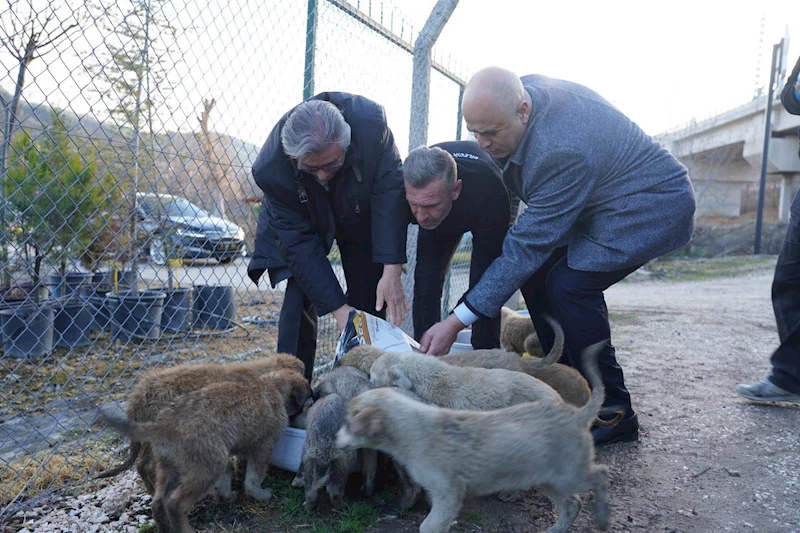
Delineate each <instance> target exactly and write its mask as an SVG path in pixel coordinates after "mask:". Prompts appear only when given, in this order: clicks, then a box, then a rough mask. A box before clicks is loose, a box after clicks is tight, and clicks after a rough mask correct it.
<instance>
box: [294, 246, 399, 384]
mask: <svg viewBox="0 0 800 533" xmlns="http://www.w3.org/2000/svg"><path fill="white" fill-rule="evenodd" d="M339 251H340V253H341V257H342V269H343V270H344V277H345V280H346V281H347V293H346V294H345V298H346V300H347V303H348V305H351V306H353V307H355V308H356V309H360V310H363V311H366V312H368V313H371V314H373V315H376V316H379V317H381V318H385V317H386V307H385V306H384V308H383V311H381V312H380V313H379V312H377V311H376V310H375V290H376V289H377V287H378V281H379V280H380V278H381V276H382V275H383V265H381V264H378V263H373V262H372V249H371V247H370V246H363V245H360V246H359V245H358V244H353V243H347V242H340V243H339ZM278 351H279V352H282V353H288V354H292V355H296V356H297V357H298V358H299V359H300V360H301V361H303V364H305V367H306V369H305V376H306V379H307V380H309V382H310V381H311V375H312V372H313V371H314V357H315V355H316V352H317V312H316V310H315V309H314V304H313V303H311V300H310V299H309V298H308V296H306V294H305V293H304V292H303V289H302V287H300V284H299V283H297V281H296V280H295V279H294V278H293V277H291V278H289V279H288V281H287V285H286V292H285V294H284V296H283V306H282V307H281V316H280V319H279V321H278ZM331 355H332V354H331Z"/></svg>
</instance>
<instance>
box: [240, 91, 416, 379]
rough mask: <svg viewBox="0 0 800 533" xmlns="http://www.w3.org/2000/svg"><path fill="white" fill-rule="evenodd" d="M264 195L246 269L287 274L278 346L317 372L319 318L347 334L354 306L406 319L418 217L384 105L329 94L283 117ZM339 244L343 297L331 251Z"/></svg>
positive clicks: (264, 172) (271, 143) (263, 179)
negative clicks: (409, 258) (407, 271)
mask: <svg viewBox="0 0 800 533" xmlns="http://www.w3.org/2000/svg"><path fill="white" fill-rule="evenodd" d="M253 177H254V178H255V181H256V183H257V184H258V186H259V187H260V188H261V190H262V191H263V192H264V200H263V203H262V205H261V211H260V213H259V220H258V230H257V232H256V238H255V250H254V254H253V258H252V260H251V261H250V264H249V266H248V275H249V276H250V278H251V279H252V280H253V281H254V282H255V283H258V280H259V279H260V277H261V276H262V275H263V273H264V272H265V271H269V276H270V281H271V282H272V286H273V287H274V286H275V285H277V284H278V283H279V282H281V281H284V280H287V286H286V292H285V294H284V300H283V307H282V309H281V316H280V321H279V325H278V351H279V352H284V353H290V354H294V355H297V356H298V357H299V358H300V359H301V360H302V361H303V362H304V363H305V374H306V378H307V379H309V380H310V379H311V373H312V371H313V368H314V355H315V352H316V344H317V341H316V339H317V316H323V315H326V314H328V313H332V314H333V316H334V318H335V319H336V325H337V326H338V328H339V331H341V330H342V329H343V328H344V325H345V323H346V322H347V317H348V315H349V313H350V310H351V309H353V308H357V309H361V310H364V311H367V312H369V313H372V314H376V315H378V316H381V317H385V316H386V314H387V311H388V316H389V319H390V321H391V322H392V323H394V324H399V323H401V322H402V321H403V319H404V317H405V314H406V312H407V303H406V299H405V295H404V293H403V287H402V284H401V282H400V275H401V272H402V266H403V263H405V262H406V230H407V225H408V222H409V220H410V214H409V212H408V204H407V203H406V201H405V195H404V193H403V175H402V170H401V160H400V154H399V152H398V151H397V147H396V146H395V143H394V137H393V136H392V132H391V130H390V129H389V127H388V125H387V123H386V115H385V113H384V110H383V107H382V106H380V105H378V104H377V103H375V102H373V101H371V100H369V99H367V98H364V97H362V96H357V95H353V94H348V93H342V92H326V93H321V94H318V95H316V96H314V97H313V98H311V99H309V100H307V101H306V102H303V103H301V104H299V105H298V106H296V107H295V108H294V109H292V110H291V111H289V112H288V113H287V114H286V115H284V116H283V118H281V120H280V121H279V122H278V124H277V125H276V126H275V128H274V129H273V130H272V132H271V133H270V135H269V137H268V138H267V141H266V143H264V146H263V148H262V149H261V152H260V154H259V156H258V158H257V159H256V162H255V163H254V164H253ZM334 239H336V242H337V244H338V246H339V251H340V253H341V260H342V269H343V270H344V275H345V280H346V282H347V294H345V293H344V292H343V291H342V289H341V287H340V285H339V282H338V280H337V278H336V275H335V274H334V270H333V267H332V265H331V263H330V261H328V258H327V255H328V253H329V252H330V250H331V247H332V245H333V241H334Z"/></svg>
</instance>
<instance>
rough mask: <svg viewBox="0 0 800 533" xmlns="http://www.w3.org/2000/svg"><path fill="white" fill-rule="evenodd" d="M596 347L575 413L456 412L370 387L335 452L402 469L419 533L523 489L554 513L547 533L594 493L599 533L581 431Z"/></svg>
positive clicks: (592, 474)
mask: <svg viewBox="0 0 800 533" xmlns="http://www.w3.org/2000/svg"><path fill="white" fill-rule="evenodd" d="M601 345H602V343H600V344H597V345H594V346H592V347H590V348H588V349H587V350H586V352H585V355H584V366H585V368H586V371H587V375H588V376H589V380H590V382H591V384H592V388H593V392H592V397H591V399H590V400H589V402H588V403H587V404H586V405H585V406H584V407H582V408H580V409H579V408H576V407H574V406H572V405H569V404H567V403H564V402H559V401H537V402H532V403H525V404H521V405H515V406H512V407H507V408H504V409H499V410H495V411H489V412H478V411H455V410H451V409H441V408H437V407H433V406H430V405H425V404H423V403H420V402H416V401H414V400H411V399H409V398H407V397H405V396H403V395H401V394H398V393H397V392H395V391H393V390H392V389H385V388H384V389H375V390H372V391H369V392H366V393H364V394H362V395H361V396H359V397H358V398H355V399H354V400H353V401H352V402H351V403H350V405H349V407H348V411H347V423H346V425H345V426H344V427H343V428H342V429H340V430H339V433H338V435H337V444H338V445H339V446H343V447H348V446H352V447H362V446H370V447H374V448H376V449H378V450H380V451H383V452H385V453H388V454H389V455H391V456H392V457H393V458H394V459H395V460H397V461H399V462H400V463H401V464H402V465H403V466H405V467H406V469H407V471H408V473H409V474H410V476H411V477H412V478H413V479H414V481H416V482H417V483H419V484H420V485H422V487H423V488H424V489H425V491H426V492H427V494H428V497H429V499H430V502H431V511H430V513H429V514H428V516H427V517H426V518H425V520H424V521H423V522H422V524H421V525H420V528H419V530H420V533H445V532H447V531H448V530H449V529H450V526H451V524H452V522H453V520H454V519H455V518H456V517H457V515H458V512H459V510H460V508H461V505H462V502H463V499H464V498H465V497H466V496H483V495H488V494H493V493H498V492H501V491H518V490H528V489H531V488H538V489H539V490H541V491H542V492H543V493H544V494H546V495H547V496H548V497H549V498H550V499H551V500H552V501H553V503H554V504H555V506H556V510H557V514H558V519H557V521H556V523H555V524H554V525H553V527H551V528H550V529H548V530H547V531H548V533H565V532H566V531H567V529H569V527H570V525H571V524H572V522H573V521H574V520H575V517H576V516H577V515H578V513H579V512H580V508H581V503H580V500H579V499H578V497H577V494H579V493H581V492H584V491H587V490H593V491H594V493H595V509H594V515H595V521H596V523H597V525H598V527H599V528H600V529H601V530H606V529H607V528H608V525H609V520H610V510H609V506H608V501H607V495H606V493H607V488H608V470H607V468H606V467H604V466H599V465H596V464H595V462H594V441H593V440H592V435H591V433H590V431H589V427H590V425H591V424H592V422H593V421H594V419H595V418H596V417H597V414H598V412H599V411H600V407H601V405H602V404H603V398H604V389H603V383H602V380H601V379H600V376H599V372H598V368H597V352H598V351H599V349H600V347H601ZM376 364H377V362H376Z"/></svg>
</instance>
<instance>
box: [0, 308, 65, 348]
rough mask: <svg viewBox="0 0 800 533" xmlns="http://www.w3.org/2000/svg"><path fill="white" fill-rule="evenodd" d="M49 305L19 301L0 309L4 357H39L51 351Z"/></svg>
mask: <svg viewBox="0 0 800 533" xmlns="http://www.w3.org/2000/svg"><path fill="white" fill-rule="evenodd" d="M54 316H55V308H54V307H53V306H52V305H33V304H22V305H18V306H16V307H12V308H9V309H3V310H0V328H2V330H3V352H4V354H5V356H6V357H17V358H28V357H41V356H43V355H48V354H50V353H51V352H52V351H53V322H54Z"/></svg>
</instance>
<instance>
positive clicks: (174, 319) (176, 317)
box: [158, 288, 194, 333]
mask: <svg viewBox="0 0 800 533" xmlns="http://www.w3.org/2000/svg"><path fill="white" fill-rule="evenodd" d="M158 292H161V293H163V294H164V296H165V298H164V310H163V311H162V312H161V329H162V330H164V331H168V332H170V333H182V332H186V331H190V330H191V329H192V322H191V320H190V316H191V314H192V294H193V293H194V289H193V288H183V289H161V290H160V291H158Z"/></svg>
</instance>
